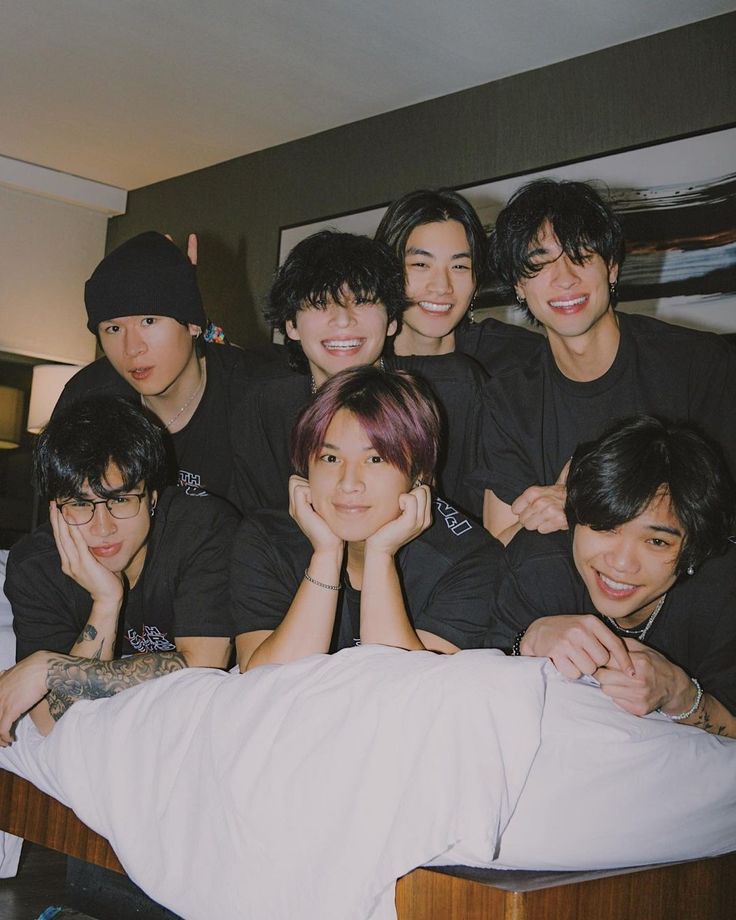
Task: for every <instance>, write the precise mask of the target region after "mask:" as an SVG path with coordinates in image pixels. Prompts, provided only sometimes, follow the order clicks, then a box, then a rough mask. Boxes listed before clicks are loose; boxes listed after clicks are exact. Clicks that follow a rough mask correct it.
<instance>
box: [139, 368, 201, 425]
mask: <svg viewBox="0 0 736 920" xmlns="http://www.w3.org/2000/svg"><path fill="white" fill-rule="evenodd" d="M206 383H207V365H206V364H202V365H200V378H199V383H198V384H197V387H196V389H195V390H194V392H193V393H192V395H191V396H190V397H189V399H188V400H187V401H186V402H185V403H184V405H183V406H182V407H181V409H179V411H178V412H177V413H176V414H175V415H172V417H171V418H170V419H169V420H168V422H164V428H166V429H167V430H168V429H170V428H171V426H172V425H173V424H174V422H175V421H176V420H177V419H178V418H180V417H181V416H182V415H183V413H184V412H185V411H186V410H187V409H188V408H189V407H190V406H191V404H192V403H193V402H194V400H195V398H196V397H197V396H199V394H200V393H201V392H202V391H203V390H204V388H205V384H206ZM141 403H142V404H143V405H144V407H145V408H146V409H148V410H149V411H151V412H153V414H154V415H158V413H157V412H156V411H155V409H154V408H153V406H151V405H150V404H149V402H148V401H147V399H146V397H145V396H143V394H141Z"/></svg>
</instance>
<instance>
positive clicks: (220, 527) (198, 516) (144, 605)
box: [5, 488, 240, 661]
mask: <svg viewBox="0 0 736 920" xmlns="http://www.w3.org/2000/svg"><path fill="white" fill-rule="evenodd" d="M140 513H141V514H143V513H144V509H142V510H141V512H140ZM239 520H240V518H239V515H238V513H237V512H236V511H235V509H234V508H232V507H231V506H230V505H229V504H228V503H227V502H224V501H221V500H220V499H218V498H215V497H214V496H197V497H192V496H188V495H186V493H185V492H183V491H182V490H181V489H177V488H171V489H167V490H166V491H165V492H164V493H163V494H162V495H161V496H160V497H159V500H158V504H157V506H156V513H155V515H154V518H153V521H152V524H151V532H150V535H149V539H148V545H147V550H146V559H145V562H144V566H143V571H142V572H141V575H140V578H139V579H138V582H137V583H136V585H135V587H134V588H133V589H132V590H130V591H128V592H127V594H126V598H125V601H124V605H123V609H122V610H121V613H120V620H119V626H118V645H119V649H118V650H117V654H122V655H127V654H132V653H134V652H144V651H166V650H167V649H172V648H174V647H175V644H174V643H175V640H176V638H177V637H184V636H216V637H217V636H231V635H232V622H231V618H230V598H229V588H228V562H229V558H230V550H231V546H232V541H233V535H234V533H235V530H236V528H237V526H238V522H239ZM5 592H6V594H7V596H8V600H9V601H10V604H11V606H12V608H13V628H14V630H15V635H16V639H17V649H16V657H17V659H18V661H20V660H21V659H23V658H26V657H27V656H28V655H30V654H31V653H33V652H35V651H38V650H40V649H44V650H46V651H52V652H62V653H67V652H68V651H69V649H70V648H71V647H72V646H73V645H74V643H75V642H76V641H77V638H78V637H79V634H80V632H81V631H82V628H83V627H84V625H85V623H86V622H87V619H88V617H89V614H90V610H91V609H92V599H91V597H90V595H89V594H88V592H87V591H85V589H84V588H82V587H81V586H80V585H78V584H77V583H76V582H75V581H74V580H73V579H72V578H69V577H68V576H67V575H64V573H63V572H62V571H61V562H60V560H59V553H58V551H57V549H56V544H55V543H54V537H53V534H52V532H51V527H50V525H49V524H45V525H43V526H42V527H39V528H38V530H36V531H34V532H33V533H32V534H29V535H28V536H26V537H24V538H23V539H22V540H20V541H19V542H18V543H16V544H15V546H14V547H13V548H12V550H11V551H10V555H9V557H8V565H7V574H6V580H5Z"/></svg>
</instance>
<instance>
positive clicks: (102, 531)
mask: <svg viewBox="0 0 736 920" xmlns="http://www.w3.org/2000/svg"><path fill="white" fill-rule="evenodd" d="M89 529H90V531H91V532H92V533H93V534H95V535H97V536H100V537H108V536H110V535H111V534H114V533H115V532H116V531H117V529H118V525H117V523H116V521H115V518H114V517H113V516H112V515H111V514H110V512H109V510H108V507H107V505H105V504H104V503H103V504H99V505H95V511H94V514H93V515H92V520H91V521H90V524H89Z"/></svg>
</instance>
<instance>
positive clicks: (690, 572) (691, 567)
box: [687, 562, 695, 575]
mask: <svg viewBox="0 0 736 920" xmlns="http://www.w3.org/2000/svg"><path fill="white" fill-rule="evenodd" d="M687 574H688V575H694V574H695V566H694V565H693V564H692V562H691V563H690V565H689V566H688V567H687Z"/></svg>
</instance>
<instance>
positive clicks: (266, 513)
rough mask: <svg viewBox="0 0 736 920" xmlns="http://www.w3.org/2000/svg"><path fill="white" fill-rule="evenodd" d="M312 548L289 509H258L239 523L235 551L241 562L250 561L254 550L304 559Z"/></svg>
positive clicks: (285, 557)
mask: <svg viewBox="0 0 736 920" xmlns="http://www.w3.org/2000/svg"><path fill="white" fill-rule="evenodd" d="M309 547H310V544H309V541H308V540H307V538H306V537H305V536H304V534H303V533H302V531H301V530H300V529H299V527H298V525H297V524H296V523H295V522H294V520H293V519H292V517H291V516H290V515H289V513H288V511H283V510H280V509H272V508H259V509H258V510H256V511H253V512H251V513H250V514H248V515H247V516H246V517H245V518H243V520H242V521H241V522H240V525H239V526H238V528H237V531H236V533H235V541H234V551H233V554H234V558H238V559H239V561H240V562H247V560H248V559H249V558H252V554H253V552H257V553H258V555H260V556H264V555H265V556H274V557H278V558H280V559H283V560H285V561H290V560H295V559H296V560H298V559H301V557H302V556H303V554H304V552H305V548H306V550H307V551H308V550H309Z"/></svg>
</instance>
